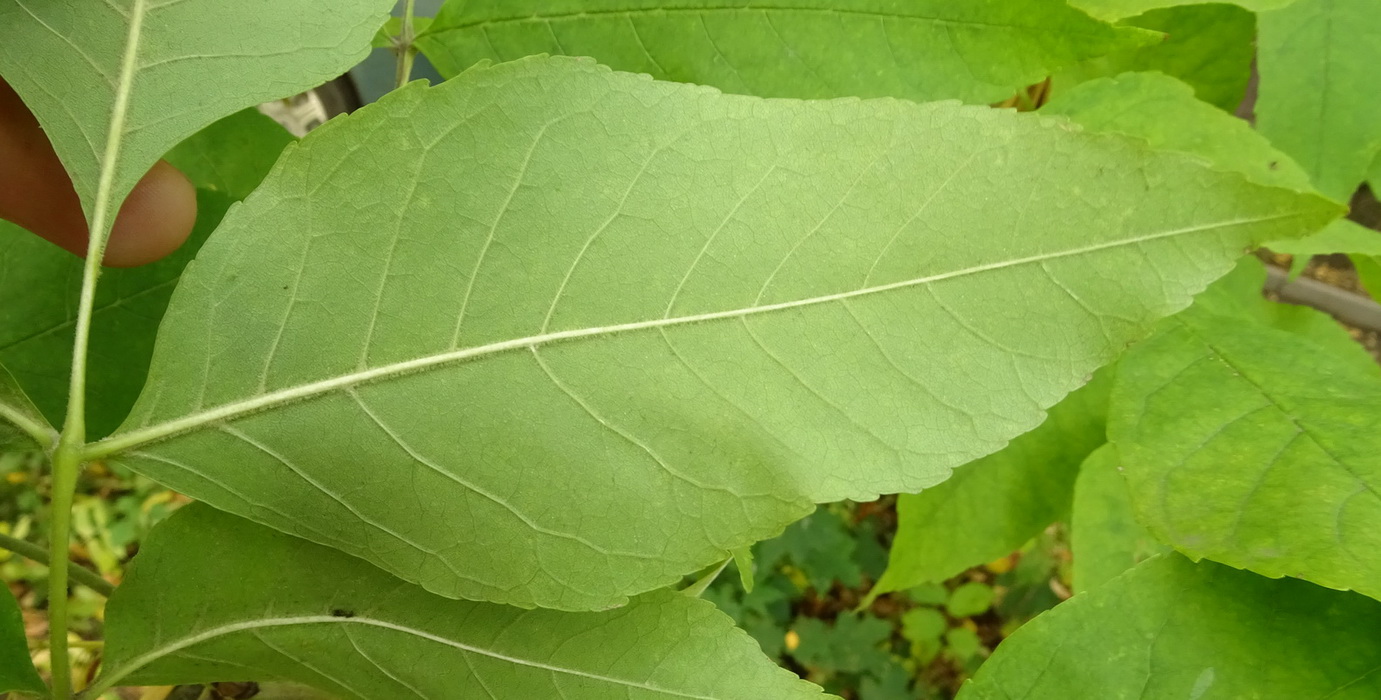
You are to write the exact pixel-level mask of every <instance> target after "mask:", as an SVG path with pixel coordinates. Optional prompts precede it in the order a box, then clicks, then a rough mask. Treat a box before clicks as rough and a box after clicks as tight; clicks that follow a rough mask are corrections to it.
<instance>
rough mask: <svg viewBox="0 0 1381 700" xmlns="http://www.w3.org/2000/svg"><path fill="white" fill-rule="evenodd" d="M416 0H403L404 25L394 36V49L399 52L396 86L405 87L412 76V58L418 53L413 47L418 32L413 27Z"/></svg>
mask: <svg viewBox="0 0 1381 700" xmlns="http://www.w3.org/2000/svg"><path fill="white" fill-rule="evenodd" d="M414 2H415V0H403V26H402V27H401V28H400V29H399V30H398V36H397V37H395V38H394V42H393V50H394V51H396V52H397V53H398V73H397V75H396V76H395V79H394V87H403V86H404V85H407V84H408V79H409V78H411V77H412V59H413V56H415V55H416V54H417V51H416V49H414V48H413V47H412V41H413V39H416V38H417V36H416V34H414V33H413V29H412V9H413V3H414Z"/></svg>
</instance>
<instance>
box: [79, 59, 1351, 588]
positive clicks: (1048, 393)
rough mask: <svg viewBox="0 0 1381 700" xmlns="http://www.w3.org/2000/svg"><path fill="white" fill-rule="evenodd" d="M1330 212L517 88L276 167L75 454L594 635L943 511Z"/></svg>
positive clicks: (872, 114) (604, 92) (1050, 141)
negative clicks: (859, 529) (949, 485)
mask: <svg viewBox="0 0 1381 700" xmlns="http://www.w3.org/2000/svg"><path fill="white" fill-rule="evenodd" d="M400 122H406V123H407V124H408V125H409V128H407V129H386V128H384V127H385V126H386V125H392V124H396V123H400ZM303 191H311V192H313V197H312V199H311V201H310V203H308V202H307V201H305V200H303V198H302V197H301V196H300V193H301V192H303ZM975 202H982V206H976V205H975ZM1172 202H1173V203H1174V204H1175V206H1169V204H1170V203H1172ZM1336 214H1337V206H1336V205H1334V204H1332V203H1329V202H1327V201H1326V200H1323V199H1321V198H1317V197H1314V196H1310V195H1302V194H1299V193H1294V192H1288V191H1283V190H1274V189H1269V188H1264V187H1261V186H1258V185H1254V184H1251V183H1249V182H1246V181H1245V180H1243V179H1242V178H1240V177H1239V176H1237V175H1233V174H1225V173H1219V172H1214V171H1211V170H1209V169H1207V168H1205V167H1203V166H1202V164H1201V163H1200V162H1199V161H1197V160H1193V159H1190V158H1187V157H1185V156H1181V155H1174V154H1170V155H1167V154H1155V153H1153V152H1150V151H1148V150H1147V149H1146V148H1145V147H1144V146H1141V145H1139V144H1136V143H1134V142H1131V141H1128V140H1125V139H1121V138H1117V137H1106V136H1089V135H1087V134H1082V133H1077V132H1076V131H1075V130H1072V129H1070V128H1069V127H1068V125H1067V124H1066V123H1065V122H1063V121H1056V120H1048V119H1043V118H1041V117H1037V116H1031V115H1017V114H1014V113H1010V112H1000V111H996V110H991V109H987V108H981V107H963V106H960V105H957V104H953V103H950V104H932V105H916V104H912V103H907V102H902V101H897V100H877V101H857V100H854V101H831V102H801V101H790V100H762V99H759V98H751V97H742V96H732V95H724V94H721V93H720V92H718V91H716V90H713V89H709V88H705V87H700V86H691V85H684V84H677V83H663V82H655V81H652V80H649V79H647V78H646V77H640V76H633V75H627V74H621V73H614V72H611V71H609V70H608V69H606V68H602V67H600V66H597V65H595V64H593V63H592V62H588V61H581V60H575V59H569V58H551V59H529V60H523V61H517V62H514V63H511V64H504V65H499V66H494V67H492V68H485V69H477V70H474V71H471V72H469V73H466V74H465V75H464V76H462V77H460V78H458V79H455V80H452V81H450V82H448V83H446V84H444V85H441V86H438V87H435V88H427V87H424V86H422V85H421V84H414V85H412V86H410V87H408V88H407V89H404V90H401V91H399V92H397V93H395V94H394V95H392V96H390V97H389V98H387V99H385V100H383V101H382V102H380V103H379V104H377V105H374V106H371V107H367V108H365V109H363V110H361V111H359V112H357V113H356V114H354V115H352V116H350V117H348V118H345V119H337V120H333V121H332V122H330V123H328V124H327V125H326V126H325V127H323V128H321V129H319V130H318V131H316V132H314V133H313V134H312V135H310V136H309V137H307V138H306V139H304V140H303V141H302V142H301V144H300V145H298V146H296V147H293V148H290V149H289V151H288V152H287V154H286V155H285V156H284V157H283V159H282V160H281V161H280V162H279V164H278V166H277V167H276V168H275V171H274V174H272V175H271V176H270V177H269V178H268V180H266V181H265V183H264V184H263V185H262V186H261V187H260V188H259V190H257V191H256V193H255V195H254V196H252V197H250V198H249V199H248V200H247V201H246V202H245V203H244V204H243V205H241V206H239V207H237V208H236V209H234V210H233V211H232V212H231V214H230V215H229V216H228V218H227V220H226V221H225V222H224V223H223V224H222V226H221V228H220V230H219V231H218V232H217V233H216V234H215V235H213V237H212V240H211V241H210V242H208V244H207V246H206V247H205V248H203V250H202V252H201V254H200V255H199V257H198V259H197V262H196V263H195V264H194V265H192V266H191V267H190V268H189V270H188V272H187V273H186V275H185V276H184V281H183V283H182V284H181V285H180V286H179V289H178V291H177V293H176V294H175V295H174V301H173V303H172V305H171V307H170V309H169V313H168V315H167V316H166V317H165V320H164V324H163V326H162V328H161V330H160V334H159V345H158V347H157V348H156V350H155V358H154V363H153V370H152V371H151V373H150V376H151V377H152V379H151V381H150V384H149V385H148V386H147V387H146V388H145V391H144V393H143V394H142V395H141V398H140V401H139V403H138V405H136V407H135V409H134V411H133V412H132V414H131V417H130V419H129V420H128V421H127V422H126V423H125V425H124V426H123V427H122V428H121V430H119V431H118V432H117V434H116V435H114V436H112V437H111V438H109V439H107V440H105V441H103V442H101V443H97V444H95V445H93V446H92V447H91V448H90V449H89V451H88V456H90V457H114V458H115V459H116V460H118V461H119V462H120V463H122V464H125V465H128V466H129V467H131V468H134V469H136V470H138V471H141V472H143V473H145V474H147V475H150V476H152V477H154V478H157V479H159V480H161V481H163V482H164V483H166V484H168V485H170V486H172V487H174V488H176V489H178V490H180V491H182V492H184V493H188V494H190V495H193V496H194V497H196V498H198V499H200V500H205V501H207V502H209V503H211V504H213V505H215V506H217V507H219V508H223V509H226V510H229V511H232V512H234V513H237V514H240V515H243V516H245V517H249V518H251V519H254V520H258V521H260V522H263V523H265V524H268V525H271V526H273V527H276V528H279V529H282V530H284V531H287V532H289V533H291V534H296V535H299V536H302V537H305V538H308V539H311V540H313V541H316V542H320V543H324V544H328V545H331V546H334V547H337V548H340V549H342V550H344V551H346V552H349V553H352V554H355V555H357V556H360V557H363V558H365V559H368V560H369V561H371V562H374V563H376V564H378V565H380V566H382V567H384V568H385V569H387V570H389V571H390V572H393V573H394V574H396V575H398V576H400V577H403V578H405V579H407V580H410V581H414V582H417V583H420V584H421V585H423V586H424V587H426V588H428V589H429V590H431V591H433V592H437V593H440V594H442V595H446V596H460V597H470V598H477V599H485V600H491V601H494V602H505V603H512V604H516V605H540V606H544V607H555V608H566V609H589V608H604V607H607V606H610V605H617V604H619V603H621V602H622V601H624V600H625V599H626V598H627V597H628V596H630V595H634V594H637V593H640V592H643V591H646V590H650V589H652V588H657V587H660V586H664V585H668V584H671V583H673V582H675V581H676V580H678V579H679V577H680V576H681V575H682V574H685V573H688V572H692V571H695V570H697V569H699V568H702V567H704V566H708V565H709V564H711V563H715V562H719V561H723V560H724V559H725V558H727V557H728V556H729V554H728V553H729V552H730V551H731V550H733V549H734V548H737V547H742V546H744V545H746V544H748V543H750V542H752V541H754V540H758V539H763V538H766V537H770V536H773V535H775V534H777V533H779V532H780V531H781V529H782V527H783V526H785V525H786V524H787V523H789V522H791V521H792V520H795V519H797V518H799V517H801V516H802V515H804V514H805V513H807V512H808V511H809V509H810V504H811V502H812V501H814V502H827V501H834V500H840V499H845V498H852V499H855V500H869V499H871V498H873V497H875V496H876V495H877V494H879V493H893V492H899V491H918V490H921V489H924V488H928V487H930V486H933V485H935V484H936V483H939V482H940V481H942V480H944V479H945V477H946V476H948V474H949V471H950V470H951V469H952V468H953V467H955V466H957V465H960V464H963V463H965V462H968V461H971V460H973V459H975V458H977V457H980V456H983V455H985V454H988V453H990V452H993V451H995V450H997V449H999V448H1000V447H1001V446H1002V445H1003V444H1004V443H1005V442H1006V441H1007V440H1009V439H1010V438H1012V437H1014V436H1015V435H1018V434H1020V433H1022V432H1024V431H1026V430H1029V429H1031V428H1033V427H1035V426H1036V425H1038V424H1039V423H1040V422H1041V420H1042V419H1043V418H1044V411H1045V409H1047V408H1049V407H1050V406H1051V405H1053V404H1055V403H1056V402H1058V401H1059V400H1060V399H1061V398H1063V397H1064V395H1065V394H1067V393H1068V392H1069V391H1071V390H1072V389H1074V388H1075V387H1077V386H1078V385H1080V384H1081V383H1082V382H1084V381H1085V380H1086V379H1087V377H1088V375H1089V374H1090V373H1091V372H1092V371H1093V370H1094V369H1096V368H1097V367H1098V366H1099V365H1101V364H1104V363H1106V362H1108V361H1109V360H1110V359H1111V358H1112V357H1113V356H1115V355H1116V354H1117V353H1118V352H1120V351H1121V350H1122V348H1123V347H1125V346H1126V345H1127V344H1128V343H1130V342H1131V341H1132V340H1134V339H1135V338H1138V337H1140V336H1141V335H1143V334H1144V333H1146V332H1147V330H1148V329H1149V328H1150V326H1151V324H1152V323H1153V322H1154V321H1155V320H1156V319H1158V318H1160V317H1163V316H1165V315H1168V314H1170V313H1173V312H1174V311H1177V310H1179V309H1180V308H1182V307H1183V306H1185V305H1186V304H1187V303H1188V302H1189V299H1190V295H1191V294H1193V293H1194V292H1196V291H1198V290H1200V289H1202V288H1203V287H1204V285H1206V284H1207V283H1208V282H1209V281H1211V280H1212V279H1214V278H1215V277H1217V276H1219V275H1221V274H1223V273H1224V272H1226V271H1227V269H1228V268H1229V267H1230V265H1231V261H1232V260H1233V259H1234V258H1236V257H1237V256H1238V255H1240V252H1241V251H1242V250H1243V249H1245V248H1247V247H1249V246H1251V245H1253V244H1254V242H1256V241H1258V240H1261V239H1264V238H1280V237H1287V236H1289V235H1292V234H1297V233H1299V232H1302V231H1308V230H1311V229H1312V228H1315V227H1317V226H1320V225H1322V224H1323V223H1324V222H1326V221H1328V220H1329V219H1331V218H1332V217H1334V216H1336ZM1052 328H1058V329H1059V331H1058V332H1052V331H1051V329H1052ZM573 494H580V497H579V498H573V497H572V495H573ZM481 523H482V524H483V525H482V526H481Z"/></svg>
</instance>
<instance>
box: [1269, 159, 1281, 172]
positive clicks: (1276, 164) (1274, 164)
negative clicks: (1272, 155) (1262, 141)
mask: <svg viewBox="0 0 1381 700" xmlns="http://www.w3.org/2000/svg"><path fill="white" fill-rule="evenodd" d="M1270 168H1271V170H1279V169H1280V163H1279V162H1278V161H1274V160H1273V161H1271V165H1270Z"/></svg>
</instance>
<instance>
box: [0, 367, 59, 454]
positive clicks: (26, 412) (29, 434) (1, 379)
mask: <svg viewBox="0 0 1381 700" xmlns="http://www.w3.org/2000/svg"><path fill="white" fill-rule="evenodd" d="M55 432H56V431H54V430H53V428H52V426H51V425H49V423H48V421H46V420H44V419H43V414H42V413H40V412H39V410H38V407H37V406H34V404H33V401H30V400H29V397H28V396H27V395H25V394H24V390H23V389H21V388H20V387H19V383H18V382H16V381H15V380H14V376H13V375H11V374H10V373H9V370H7V369H5V367H4V365H0V452H4V451H6V450H23V449H32V448H35V447H39V446H40V444H39V442H38V436H40V435H44V436H50V437H48V438H47V439H48V441H49V442H51V441H52V437H51V436H52V435H54V434H55Z"/></svg>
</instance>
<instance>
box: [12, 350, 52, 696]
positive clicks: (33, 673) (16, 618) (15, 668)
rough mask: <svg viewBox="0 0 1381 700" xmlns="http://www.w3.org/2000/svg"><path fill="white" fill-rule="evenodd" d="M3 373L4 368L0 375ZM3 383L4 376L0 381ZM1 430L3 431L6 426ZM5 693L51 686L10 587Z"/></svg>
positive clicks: (40, 690) (40, 691)
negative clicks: (31, 651) (36, 658)
mask: <svg viewBox="0 0 1381 700" xmlns="http://www.w3.org/2000/svg"><path fill="white" fill-rule="evenodd" d="M3 372H4V370H3V369H0V373H3ZM3 381H4V375H3V374H0V382H3ZM0 391H3V384H0ZM0 398H2V395H0ZM0 429H3V426H2V425H0ZM2 439H3V436H2V435H0V440H2ZM2 445H3V443H0V446H2ZM5 692H20V693H33V694H34V695H46V694H47V693H48V686H46V685H44V683H43V679H42V678H40V677H39V675H38V671H37V670H35V669H34V664H33V661H32V660H31V659H30V658H29V643H28V638H27V637H26V636H25V635H24V615H23V613H21V612H20V610H19V601H17V600H15V599H14V594H13V593H11V592H10V589H9V587H8V586H5V585H0V693H5Z"/></svg>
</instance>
